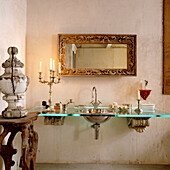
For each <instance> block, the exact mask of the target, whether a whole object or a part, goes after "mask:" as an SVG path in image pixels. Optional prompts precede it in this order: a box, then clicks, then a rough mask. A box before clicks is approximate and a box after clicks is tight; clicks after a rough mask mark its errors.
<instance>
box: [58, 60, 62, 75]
mask: <svg viewBox="0 0 170 170" xmlns="http://www.w3.org/2000/svg"><path fill="white" fill-rule="evenodd" d="M58 73H61V63H60V62H59V63H58Z"/></svg>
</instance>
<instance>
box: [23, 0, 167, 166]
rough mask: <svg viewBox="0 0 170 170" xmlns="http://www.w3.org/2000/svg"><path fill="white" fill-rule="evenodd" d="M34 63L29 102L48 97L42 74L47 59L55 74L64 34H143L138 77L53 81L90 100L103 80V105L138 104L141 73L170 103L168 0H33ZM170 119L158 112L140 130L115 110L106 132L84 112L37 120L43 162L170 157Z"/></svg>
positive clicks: (62, 92)
mask: <svg viewBox="0 0 170 170" xmlns="http://www.w3.org/2000/svg"><path fill="white" fill-rule="evenodd" d="M27 5H28V9H27V10H28V13H27V14H28V16H27V58H26V63H27V69H26V73H27V75H28V76H29V77H30V78H31V84H30V87H29V89H28V91H27V107H28V108H32V107H34V106H37V105H40V104H41V101H42V100H48V87H47V85H43V84H40V83H39V82H38V72H39V62H40V61H42V62H43V76H44V78H45V79H47V75H48V69H49V58H50V57H53V58H54V59H55V58H56V57H57V34H59V33H73V34H74V33H101V34H109V33H110V34H137V57H138V60H137V62H138V63H137V66H138V67H137V69H138V70H137V71H138V74H137V76H136V77H65V78H62V80H61V83H60V84H58V85H54V86H53V102H58V101H62V102H66V101H67V99H69V98H73V99H74V101H75V104H89V103H90V101H91V89H92V87H93V86H96V87H97V90H98V98H99V100H101V101H102V103H103V105H108V104H110V103H111V102H113V101H117V102H118V103H132V104H133V105H136V98H137V89H139V88H140V81H141V80H145V79H147V80H149V87H150V89H152V92H151V95H150V97H149V98H148V102H151V103H155V104H156V107H158V108H161V109H165V110H168V111H170V109H169V105H170V96H163V95H162V0H121V1H120V0H104V1H103V0H93V1H92V0H86V1H82V0H71V1H70V0H62V1H61V0H48V1H46V0H28V4H27ZM169 121H170V120H169V119H163V118H155V119H154V118H153V119H151V120H150V122H151V125H150V127H149V128H147V130H146V131H145V132H144V133H142V134H139V133H137V132H135V131H133V130H130V129H129V128H128V127H127V120H126V119H124V118H122V119H120V118H119V119H118V118H112V119H111V120H109V121H108V122H106V123H104V124H102V125H101V129H100V138H99V140H98V141H95V140H94V130H93V129H91V128H90V123H88V122H87V121H86V120H84V119H83V118H79V117H77V118H73V117H71V118H66V120H65V124H64V126H60V127H56V126H45V125H43V118H39V119H38V121H37V122H36V130H37V131H38V133H39V146H38V147H39V148H38V155H37V156H38V157H37V161H38V162H49V163H50V162H53V163H57V162H59V163H63V162H64V163H73V162H74V163H119V164H124V163H125V164H126V163H143V164H159V163H162V164H164V163H170V149H169V148H170V143H169V141H170V124H169Z"/></svg>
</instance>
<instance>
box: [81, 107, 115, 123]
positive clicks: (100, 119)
mask: <svg viewBox="0 0 170 170" xmlns="http://www.w3.org/2000/svg"><path fill="white" fill-rule="evenodd" d="M80 112H81V113H86V114H94V116H91V115H90V116H84V118H85V119H86V120H88V121H89V122H91V123H97V124H100V123H103V122H105V121H106V120H109V119H110V117H109V116H103V115H104V114H113V111H112V110H111V109H100V108H97V109H95V108H90V109H89V108H88V109H87V108H86V109H81V110H80ZM96 114H97V115H99V116H95V115H96ZM100 114H101V116H100Z"/></svg>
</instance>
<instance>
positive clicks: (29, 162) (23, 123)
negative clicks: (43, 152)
mask: <svg viewBox="0 0 170 170" xmlns="http://www.w3.org/2000/svg"><path fill="white" fill-rule="evenodd" d="M37 117H38V113H36V112H33V113H28V115H27V116H26V117H24V118H19V119H4V118H3V117H2V116H0V125H2V126H3V128H4V129H3V132H2V133H1V134H0V155H1V156H2V158H3V160H4V163H5V170H10V169H11V166H13V165H14V164H15V162H14V161H13V160H12V156H13V155H14V154H16V153H17V149H14V148H13V143H12V142H13V140H14V137H15V135H16V134H17V133H18V132H21V138H22V142H21V158H20V167H21V168H22V169H23V170H34V169H35V160H36V152H37V145H38V134H37V133H36V132H35V131H34V129H33V121H34V120H36V119H37ZM8 133H10V136H9V138H8V141H7V144H6V145H3V140H4V138H5V137H6V136H7V135H8Z"/></svg>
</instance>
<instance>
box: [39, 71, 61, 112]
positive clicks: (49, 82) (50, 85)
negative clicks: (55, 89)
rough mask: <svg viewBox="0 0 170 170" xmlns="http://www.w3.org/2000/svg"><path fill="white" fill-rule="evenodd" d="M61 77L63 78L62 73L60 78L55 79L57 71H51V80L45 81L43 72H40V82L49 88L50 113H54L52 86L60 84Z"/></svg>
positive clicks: (59, 75)
mask: <svg viewBox="0 0 170 170" xmlns="http://www.w3.org/2000/svg"><path fill="white" fill-rule="evenodd" d="M60 77H61V73H59V74H58V76H57V77H55V71H54V70H52V69H50V80H49V81H46V80H43V78H42V72H41V71H40V72H39V82H40V83H43V84H47V85H48V86H49V100H48V102H49V108H48V110H47V111H48V112H53V111H54V109H53V108H52V85H53V84H58V83H60ZM55 79H56V81H55Z"/></svg>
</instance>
